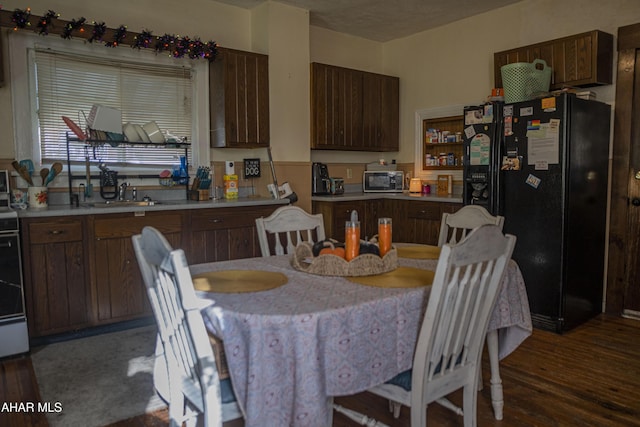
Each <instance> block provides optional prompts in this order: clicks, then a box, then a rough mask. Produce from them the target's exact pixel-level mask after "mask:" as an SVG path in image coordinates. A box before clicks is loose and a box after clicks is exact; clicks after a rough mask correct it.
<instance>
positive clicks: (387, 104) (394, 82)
mask: <svg viewBox="0 0 640 427" xmlns="http://www.w3.org/2000/svg"><path fill="white" fill-rule="evenodd" d="M363 81H364V83H363V99H364V101H363V103H362V105H363V112H362V113H363V119H362V129H363V130H362V139H363V142H362V146H363V147H367V148H368V149H370V150H373V151H398V149H399V144H400V142H399V126H400V125H399V120H400V118H399V79H398V78H397V77H392V76H384V75H381V74H374V73H364V80H363Z"/></svg>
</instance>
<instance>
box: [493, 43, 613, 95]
mask: <svg viewBox="0 0 640 427" xmlns="http://www.w3.org/2000/svg"><path fill="white" fill-rule="evenodd" d="M493 58H494V59H493V62H494V80H495V87H503V82H502V72H501V68H502V66H503V65H507V64H512V63H514V62H533V61H534V60H535V59H543V60H544V61H545V62H546V63H547V65H548V66H549V67H551V69H552V73H553V74H552V77H551V87H550V89H552V90H554V89H562V88H563V87H567V86H576V87H590V86H599V85H606V84H611V82H612V80H613V74H612V73H613V36H612V35H611V34H608V33H604V32H602V31H590V32H587V33H581V34H576V35H574V36H569V37H563V38H560V39H555V40H550V41H547V42H543V43H537V44H533V45H529V46H523V47H519V48H515V49H510V50H506V51H502V52H496V53H494V54H493Z"/></svg>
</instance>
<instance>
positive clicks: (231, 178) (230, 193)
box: [222, 174, 238, 199]
mask: <svg viewBox="0 0 640 427" xmlns="http://www.w3.org/2000/svg"><path fill="white" fill-rule="evenodd" d="M222 178H223V180H224V198H225V199H237V198H238V175H235V174H233V175H224V176H223V177H222Z"/></svg>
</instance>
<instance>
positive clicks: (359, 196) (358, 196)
mask: <svg viewBox="0 0 640 427" xmlns="http://www.w3.org/2000/svg"><path fill="white" fill-rule="evenodd" d="M376 199H392V200H422V201H427V202H448V203H462V195H461V194H451V195H447V196H438V195H437V194H421V193H409V192H408V191H403V192H402V193H362V192H360V193H345V194H340V195H336V196H334V195H326V196H312V197H311V200H312V201H314V202H350V201H356V200H376Z"/></svg>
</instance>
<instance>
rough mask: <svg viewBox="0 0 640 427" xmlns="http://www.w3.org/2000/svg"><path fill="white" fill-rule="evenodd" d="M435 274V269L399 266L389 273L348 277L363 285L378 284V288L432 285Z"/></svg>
mask: <svg viewBox="0 0 640 427" xmlns="http://www.w3.org/2000/svg"><path fill="white" fill-rule="evenodd" d="M434 274H435V272H434V271H430V270H422V269H420V268H414V267H398V268H396V269H395V270H393V271H389V272H387V273H382V274H376V275H373V276H356V277H348V278H347V280H350V281H352V282H355V283H360V284H361V285H367V286H376V287H378V288H418V287H420V286H429V285H431V283H433V276H434Z"/></svg>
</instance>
